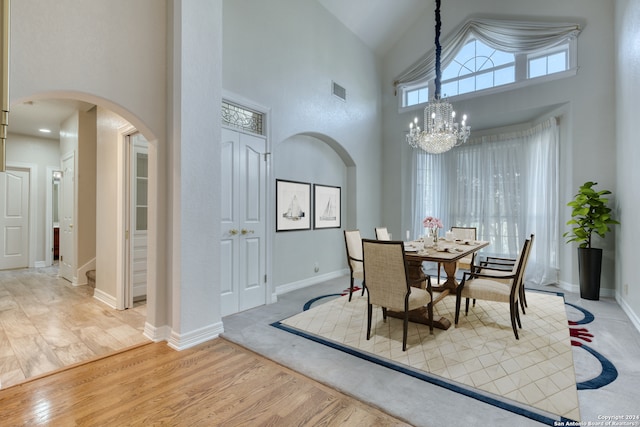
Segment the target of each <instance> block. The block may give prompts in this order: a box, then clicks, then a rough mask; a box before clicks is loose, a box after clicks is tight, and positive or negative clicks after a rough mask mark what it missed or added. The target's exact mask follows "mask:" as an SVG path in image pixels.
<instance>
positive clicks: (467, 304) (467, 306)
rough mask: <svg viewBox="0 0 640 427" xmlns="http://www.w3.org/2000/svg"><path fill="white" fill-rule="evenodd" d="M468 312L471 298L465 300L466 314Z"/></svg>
mask: <svg viewBox="0 0 640 427" xmlns="http://www.w3.org/2000/svg"><path fill="white" fill-rule="evenodd" d="M467 314H469V298H467V299H465V301H464V315H465V316H466V315H467Z"/></svg>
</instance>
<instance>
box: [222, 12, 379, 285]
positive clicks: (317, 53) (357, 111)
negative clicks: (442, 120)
mask: <svg viewBox="0 0 640 427" xmlns="http://www.w3.org/2000/svg"><path fill="white" fill-rule="evenodd" d="M223 10H224V28H223V36H224V37H223V40H224V45H223V51H224V64H223V88H224V89H225V90H227V91H229V92H231V93H234V94H237V95H239V96H241V97H243V98H245V99H248V100H250V101H252V102H254V103H256V104H259V105H262V106H264V107H267V108H269V109H270V114H269V116H270V119H271V121H270V125H271V126H270V132H269V137H270V142H271V152H272V153H273V155H272V161H273V171H272V180H271V182H270V183H269V193H268V194H269V197H270V198H271V200H273V197H274V194H273V191H274V188H275V182H274V180H275V179H276V178H281V179H289V180H295V181H305V182H317V183H326V184H331V183H333V182H336V184H337V185H339V184H340V182H345V176H344V174H345V172H340V173H339V174H337V175H335V176H334V172H333V171H334V170H340V169H343V168H344V167H345V165H348V166H349V168H348V169H349V170H348V171H347V172H346V174H347V175H349V178H348V179H347V182H346V184H347V185H349V186H352V188H351V190H350V191H347V192H345V194H348V200H346V201H345V205H347V206H349V209H348V216H344V215H343V225H344V227H348V228H360V229H361V230H363V234H364V231H367V232H368V233H367V234H368V235H369V236H371V235H372V234H373V228H374V227H375V226H377V225H379V220H380V201H381V193H380V185H381V176H380V150H381V138H380V135H381V125H380V121H381V117H380V100H379V94H380V79H379V74H378V68H377V64H376V59H375V57H374V55H373V54H372V53H371V52H370V51H369V50H368V49H367V48H366V46H365V45H364V44H363V43H362V42H361V41H360V40H359V39H357V38H356V37H355V36H354V35H353V34H352V33H351V32H349V31H347V30H346V28H345V27H344V26H343V25H342V24H341V23H340V22H339V21H338V20H337V19H336V18H334V17H333V16H332V15H331V14H329V12H328V11H327V10H326V9H324V8H323V7H322V6H320V5H319V4H318V3H317V2H315V1H299V0H270V1H268V2H265V1H262V0H241V1H238V0H227V1H225V2H224V4H223ZM332 81H335V82H337V83H338V84H340V85H341V86H343V87H345V88H346V90H347V101H346V102H344V101H342V100H340V99H338V98H336V97H335V96H333V95H332V93H331V82H332ZM301 134H306V135H309V134H310V135H315V136H316V137H317V138H316V141H315V142H313V143H312V142H311V140H307V139H305V140H303V139H301V138H299V137H296V135H301ZM319 141H324V143H325V144H327V146H328V147H331V150H333V151H335V153H337V154H331V153H329V152H328V151H327V150H326V148H321V147H320V145H322V142H319ZM302 143H304V144H305V147H307V148H310V149H311V150H312V154H311V155H309V153H307V152H303V151H300V150H299V147H297V146H296V144H302ZM314 156H315V157H314ZM311 166H313V167H316V166H318V168H317V169H313V168H312V167H311ZM356 206H357V211H356V208H355V207H356ZM274 210H275V208H274ZM343 213H344V212H343ZM270 227H271V230H272V231H271V232H273V230H274V227H273V224H271V225H270ZM273 233H274V234H273V235H272V238H273V242H274V245H273V246H274V247H273V248H272V249H273V251H272V253H273V274H272V275H273V288H274V289H277V288H278V287H281V286H284V285H290V284H292V283H299V282H301V281H313V280H314V277H316V276H317V275H316V274H315V273H314V271H313V265H314V262H316V261H318V262H319V263H320V269H321V270H320V274H327V273H330V272H336V273H339V272H341V271H343V270H344V269H345V268H346V257H345V255H344V238H343V236H342V234H341V230H333V231H329V230H322V231H310V232H287V233H277V234H278V235H275V232H273ZM285 234H286V235H285ZM317 239H319V240H320V241H319V242H318V241H317ZM292 260H296V261H297V262H292Z"/></svg>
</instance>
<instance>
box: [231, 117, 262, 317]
mask: <svg viewBox="0 0 640 427" xmlns="http://www.w3.org/2000/svg"><path fill="white" fill-rule="evenodd" d="M265 147H266V141H265V139H264V138H261V137H258V136H253V135H248V134H244V133H240V132H237V131H233V130H230V129H224V128H223V129H222V145H221V160H222V163H221V175H222V180H221V185H222V203H221V224H220V225H221V230H220V231H221V242H220V249H221V251H220V253H221V270H222V272H221V304H222V307H221V310H222V315H223V316H226V315H229V314H233V313H237V312H239V311H243V310H247V309H249V308H253V307H257V306H259V305H263V304H265V303H266V298H267V295H266V253H265V248H266V245H265V233H266V221H265V215H266V207H265V203H266V194H265V192H266V162H265V159H264V153H265Z"/></svg>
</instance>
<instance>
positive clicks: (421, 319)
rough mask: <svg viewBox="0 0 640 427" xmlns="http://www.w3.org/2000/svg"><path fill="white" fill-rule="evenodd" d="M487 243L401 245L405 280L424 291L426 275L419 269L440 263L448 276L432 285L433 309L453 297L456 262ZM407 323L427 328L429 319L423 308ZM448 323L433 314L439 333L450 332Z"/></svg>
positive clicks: (481, 241)
mask: <svg viewBox="0 0 640 427" xmlns="http://www.w3.org/2000/svg"><path fill="white" fill-rule="evenodd" d="M489 243H490V242H488V241H486V240H445V239H439V240H438V241H437V243H434V242H431V243H428V244H427V245H425V241H424V240H414V241H409V242H405V243H404V247H405V261H406V265H407V279H408V280H409V281H410V282H411V283H412V286H416V287H420V288H422V289H426V284H427V275H426V274H425V272H424V270H423V269H422V263H423V262H425V261H427V262H435V263H442V266H443V268H444V271H445V273H446V275H447V277H446V278H445V280H444V282H442V283H436V284H435V285H434V284H433V283H432V285H431V289H432V291H433V292H434V293H437V295H433V301H432V305H433V306H435V305H436V304H437V303H438V302H439V301H441V300H442V299H443V298H445V297H446V296H447V295H455V292H456V288H457V287H458V281H457V279H456V271H457V268H458V261H459V260H460V259H462V258H464V257H467V256H469V255H471V254H474V253H475V252H478V251H479V250H480V249H482V248H485V247H487V246H489ZM388 315H389V316H392V317H400V318H402V317H403V316H404V315H403V313H399V312H388ZM409 321H411V322H416V323H422V324H425V325H428V324H429V315H428V313H427V308H426V307H420V308H417V309H415V310H412V311H410V312H409ZM450 326H451V321H450V320H449V319H447V318H446V317H439V318H437V319H436V316H435V314H434V319H433V327H434V328H439V329H445V330H446V329H449V327H450Z"/></svg>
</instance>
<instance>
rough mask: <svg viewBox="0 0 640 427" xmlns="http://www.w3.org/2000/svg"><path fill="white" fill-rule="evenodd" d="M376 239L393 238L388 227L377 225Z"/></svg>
mask: <svg viewBox="0 0 640 427" xmlns="http://www.w3.org/2000/svg"><path fill="white" fill-rule="evenodd" d="M376 239H378V240H391V236H389V231H388V230H387V227H376Z"/></svg>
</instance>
